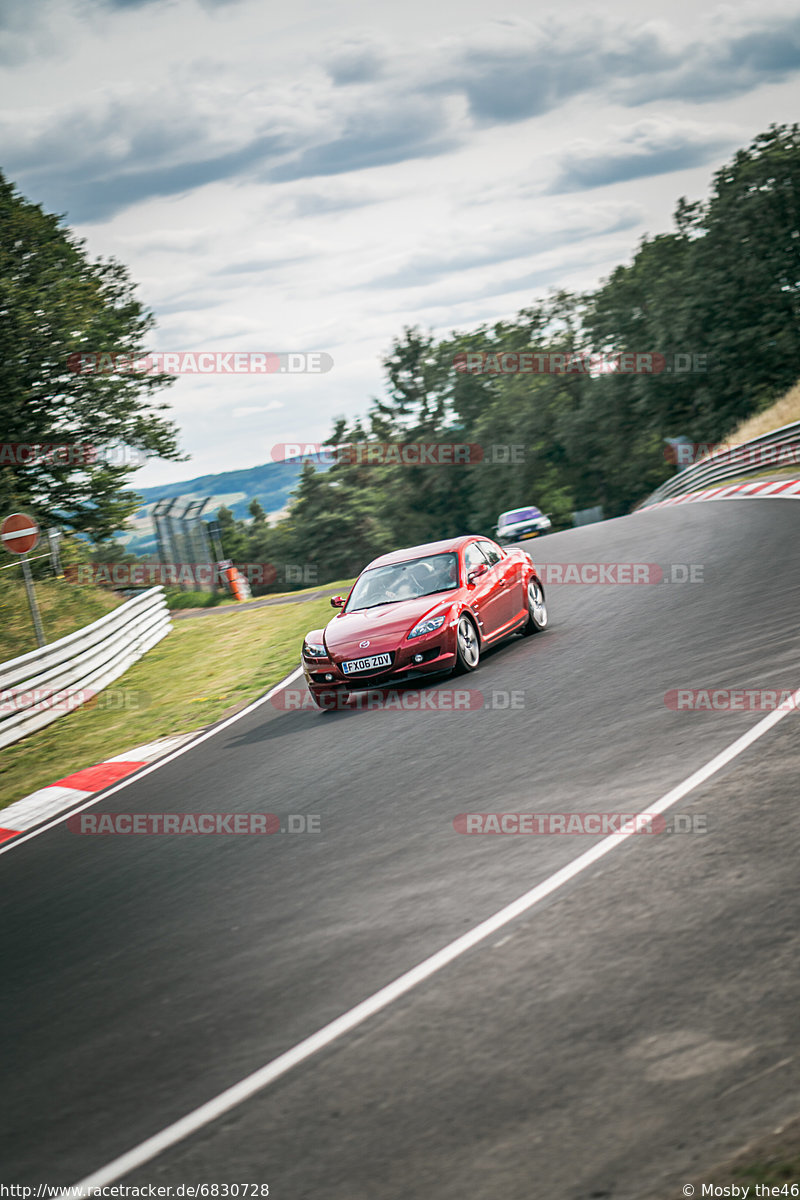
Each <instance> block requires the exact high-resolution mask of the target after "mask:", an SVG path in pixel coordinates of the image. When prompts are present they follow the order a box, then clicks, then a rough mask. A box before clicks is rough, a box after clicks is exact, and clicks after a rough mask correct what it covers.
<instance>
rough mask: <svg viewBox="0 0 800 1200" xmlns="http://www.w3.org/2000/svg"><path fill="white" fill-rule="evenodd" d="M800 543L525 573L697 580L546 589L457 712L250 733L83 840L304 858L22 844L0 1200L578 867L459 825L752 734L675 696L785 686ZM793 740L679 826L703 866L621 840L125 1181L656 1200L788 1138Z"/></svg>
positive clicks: (604, 538) (650, 779)
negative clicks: (146, 832) (544, 607)
mask: <svg viewBox="0 0 800 1200" xmlns="http://www.w3.org/2000/svg"><path fill="white" fill-rule="evenodd" d="M798 530H800V504H797V503H795V502H791V501H785V500H784V501H781V500H775V501H768V500H757V501H750V500H736V501H729V502H724V501H723V502H718V503H709V504H696V505H683V506H678V507H676V508H667V509H662V510H659V511H654V512H648V513H641V514H637V515H634V516H631V517H626V518H623V519H621V520H617V521H610V522H606V523H604V524H602V525H595V526H589V527H585V528H583V529H576V530H572V531H569V532H567V533H564V534H558V535H554V536H550V537H547V538H545V539H544V540H542V541H540V542H535V543H533V544H531V543H528V544H527V545H526V548H527V549H529V551H530V553H531V554H532V555H533V557H534V561H536V562H539V561H542V562H550V563H566V562H575V563H598V562H603V563H611V562H625V563H628V562H634V563H658V564H660V565H661V566H662V567H667V565H668V564H679V565H688V564H696V565H700V566H702V573H703V581H702V582H699V581H698V582H695V583H688V582H687V583H680V582H670V583H661V584H658V585H639V586H626V585H603V584H599V585H591V584H585V585H569V584H565V585H561V586H551V587H550V588H549V589H548V602H549V610H550V616H551V622H552V625H551V628H550V629H549V630H547V631H546V632H545V633H544V634H542V635H537V636H534V637H532V638H527V639H522V638H515V639H514V640H512V641H511V642H509V643H507V644H506V645H505V646H504V647H501V648H499V649H498V650H496V651H495V652H493V653H491V654H488V655H487V656H486V657H485V658H484V660H483V662H482V663H481V667H480V670H479V671H478V672H477V673H476V674H474V675H471V676H469V677H468V679H467V680H465V679H463V678H461V679H447V680H444V681H441V682H439V683H434V684H429V685H427V688H426V691H430V692H435V693H437V694H438V693H445V692H448V691H453V690H458V689H461V690H463V689H464V688H470V689H480V691H481V692H482V693H483V697H484V701H485V705H484V707H483V708H478V709H471V710H469V711H464V710H456V711H454V710H452V709H451V710H448V709H446V708H443V709H441V710H439V711H430V709H427V710H425V711H415V710H413V709H403V710H399V711H398V710H385V711H384V710H374V711H352V712H350V711H344V712H331V713H317V712H313V711H310V710H303V711H283V710H281V709H280V708H278V707H276V706H275V704H273V702H271V701H268V702H267V703H266V704H263V705H261V706H260V707H258V708H256V709H255V710H254V711H252V712H250V713H248V714H247V715H246V716H244V717H243V718H242V719H240V720H238V721H236V722H234V723H233V724H231V725H229V726H228V727H227V728H225V729H222V730H221V731H220V732H219V733H217V734H215V735H214V736H213V737H211V738H209V739H207V740H206V741H204V742H202V743H201V744H199V745H198V746H197V747H196V748H194V749H190V750H189V751H188V752H187V753H182V754H180V755H179V756H178V757H176V758H175V759H174V761H171V762H168V763H167V764H166V765H164V766H161V767H159V768H158V769H157V770H155V771H152V772H150V773H148V774H146V775H144V776H143V777H134V778H133V780H132V782H131V783H129V784H128V785H127V786H124V787H123V788H121V789H120V790H118V791H115V792H114V793H113V794H111V795H110V796H109V797H108V798H107V799H104V800H101V801H100V802H99V803H98V804H97V805H96V806H95V807H93V808H92V809H89V810H87V811H90V812H92V813H98V814H100V813H103V812H110V813H118V812H124V813H175V812H187V813H197V812H205V811H208V812H273V813H278V814H280V815H281V817H282V819H283V820H284V823H285V821H286V814H306V815H318V816H319V824H320V827H321V831H320V832H319V833H316V834H299V833H297V834H287V835H286V836H280V835H275V836H196V837H192V836H183V837H180V836H95V837H91V836H79V835H78V834H75V833H72V832H70V830H69V829H68V828H67V826H66V825H65V824H64V823H60V824H58V825H56V826H55V827H54V828H52V829H49V830H47V831H45V832H44V833H42V834H41V835H40V836H37V837H34V838H33V839H31V840H29V841H27V842H24V843H21V844H19V845H16V846H11V847H10V848H9V850H8V851H7V852H6V853H4V854H2V855H0V889H2V900H0V904H1V905H2V914H1V916H0V930H2V932H1V933H0V964H2V1002H1V1008H0V1029H2V1031H3V1052H2V1061H3V1074H4V1086H3V1094H4V1098H5V1100H6V1104H5V1110H6V1111H5V1113H4V1116H3V1119H2V1122H1V1123H0V1130H2V1132H0V1143H1V1144H2V1153H1V1155H0V1159H1V1161H0V1180H2V1182H4V1183H7V1184H13V1183H17V1184H34V1185H35V1184H38V1183H40V1182H44V1183H49V1184H52V1185H69V1184H74V1183H76V1182H77V1181H79V1180H82V1179H84V1178H85V1177H87V1176H90V1175H91V1174H92V1173H93V1172H94V1171H96V1170H98V1169H99V1168H102V1167H103V1166H105V1165H106V1164H108V1163H109V1162H111V1161H112V1160H114V1159H115V1158H116V1157H117V1156H119V1155H121V1154H123V1153H124V1152H125V1151H128V1150H130V1149H132V1148H133V1147H135V1146H137V1145H139V1144H140V1143H141V1142H142V1141H144V1140H145V1139H146V1138H148V1137H150V1136H151V1135H153V1134H156V1133H158V1132H159V1131H160V1130H162V1129H164V1128H165V1127H166V1126H168V1125H169V1124H170V1123H172V1122H173V1121H176V1120H177V1119H178V1118H180V1117H182V1116H184V1115H185V1114H187V1113H189V1112H191V1111H192V1110H194V1109H196V1108H197V1107H198V1106H199V1105H201V1104H203V1103H204V1102H206V1101H208V1100H211V1099H212V1098H213V1097H215V1096H217V1095H218V1094H219V1093H220V1092H221V1091H222V1090H223V1089H225V1088H226V1087H228V1086H230V1085H232V1084H234V1083H236V1082H237V1081H238V1080H240V1079H242V1078H243V1077H245V1076H247V1075H248V1074H250V1073H251V1072H252V1071H254V1070H256V1069H257V1068H259V1067H261V1066H262V1065H264V1064H266V1063H268V1062H270V1061H271V1060H272V1059H274V1058H275V1057H276V1056H278V1055H280V1054H281V1053H283V1052H284V1051H286V1050H289V1049H290V1048H291V1047H293V1046H295V1045H296V1044H297V1043H298V1042H300V1041H301V1040H302V1039H303V1038H305V1037H307V1036H308V1035H310V1034H312V1033H314V1031H316V1030H317V1029H319V1028H321V1027H322V1026H324V1025H325V1024H326V1023H327V1022H329V1021H331V1020H332V1019H333V1018H335V1017H337V1016H339V1015H340V1014H342V1013H345V1012H347V1011H348V1010H350V1009H351V1008H352V1007H353V1006H354V1005H356V1004H357V1003H358V1002H360V1001H362V1000H364V999H365V998H367V997H369V996H370V995H372V994H373V993H374V992H375V991H377V990H378V989H379V988H381V987H382V986H383V985H385V984H387V983H389V982H390V981H391V980H393V979H395V978H396V977H397V976H399V975H401V974H402V973H403V972H404V971H406V970H408V969H409V968H411V967H413V966H415V965H416V964H417V963H419V962H421V961H422V960H423V959H425V958H426V957H427V956H428V955H430V954H432V953H433V952H434V951H436V950H438V949H440V948H441V947H444V946H447V945H448V944H449V943H451V942H452V941H453V940H454V939H455V938H456V937H458V936H459V935H461V934H463V933H465V932H466V931H468V930H469V929H471V928H472V927H473V926H475V925H477V924H478V923H479V922H480V921H482V920H483V919H485V918H487V917H489V916H491V915H492V914H493V913H495V912H497V910H499V909H500V908H502V907H503V906H504V905H505V904H507V903H509V902H510V901H512V900H514V899H515V898H517V897H518V896H520V895H522V894H523V893H525V892H527V891H528V890H529V889H530V888H532V887H533V886H534V885H536V884H537V883H539V882H541V881H543V880H545V879H547V878H548V877H550V876H551V875H552V874H553V873H554V872H555V871H557V870H558V869H560V868H562V867H565V866H566V865H567V864H568V863H570V862H571V861H572V860H574V859H575V858H577V857H578V855H580V854H581V853H583V852H584V851H585V850H586V849H587V848H589V847H590V846H592V845H593V844H594V843H595V842H598V841H599V840H600V838H599V837H597V836H589V835H573V836H563V835H558V834H549V835H543V836H506V837H503V836H465V835H463V834H460V833H457V832H456V831H455V830H454V828H453V819H454V818H455V817H456V815H457V814H459V813H464V812H537V813H570V812H575V813H604V812H606V813H608V812H614V813H619V812H622V813H633V812H638V811H643V810H647V808H648V804H652V803H654V802H655V801H656V800H658V799H659V798H660V797H661V796H663V795H664V794H665V793H666V792H667V791H668V790H669V789H670V788H672V787H673V786H675V785H676V784H678V783H680V782H681V781H682V780H683V779H685V778H686V777H687V776H688V775H690V774H691V773H692V772H693V771H695V770H696V769H698V768H700V767H702V766H703V765H704V764H706V763H707V762H708V761H709V760H710V759H712V758H713V757H714V756H715V755H716V754H718V753H719V752H721V751H723V750H724V749H725V748H726V747H727V746H729V745H730V744H731V743H732V742H733V741H735V739H736V738H737V737H739V736H740V735H741V734H742V733H744V732H745V731H747V730H748V729H750V728H752V727H753V726H755V725H756V724H757V723H758V722H759V721H760V720H761V719H762V716H763V714H761V713H758V712H746V711H733V712H724V711H723V712H712V711H688V712H676V711H672V710H671V709H669V708H668V707H667V706H666V704H665V702H664V696H665V693H667V692H668V691H670V690H671V689H676V688H737V689H742V688H748V689H756V688H757V689H761V688H772V689H779V690H780V689H787V690H790V691H794V690H795V689H797V688H798V687H800V627H799V626H798V613H799V612H800V553H798V541H799V539H798ZM681 575H682V572H681V571H678V572H677V576H678V577H680V576H681ZM294 686H295V687H299V686H301V684H295V685H294ZM510 693H516V695H515V696H514V698H513V705H512V702H511V697H510ZM493 703H494V704H498V705H503V706H504V707H494V708H492V707H491V705H492V704H493ZM799 734H800V714H798V713H797V712H791V713H789V715H788V716H787V717H786V718H785V719H783V720H781V721H780V722H779V723H778V724H777V725H776V726H775V727H774V728H773V729H771V730H770V731H769V732H767V733H766V734H765V736H763V737H762V738H760V740H758V741H756V742H755V743H754V744H753V745H752V746H750V747H749V748H748V749H747V750H746V751H745V752H744V753H743V754H742V755H741V756H740V757H738V758H736V759H735V760H734V761H733V762H731V763H730V765H729V766H727V767H726V768H724V769H723V770H722V771H721V772H719V773H718V774H716V775H715V776H714V777H713V778H712V779H710V780H709V781H708V782H707V783H705V784H703V785H702V786H700V787H698V788H697V789H695V790H694V791H693V792H692V793H691V794H690V795H689V796H687V797H686V798H685V799H683V800H681V801H680V802H679V803H678V804H677V805H676V806H675V810H673V811H676V812H678V813H680V814H686V815H687V822H686V823H690V822H689V818H691V817H699V818H700V820H699V822H697V821H696V822H695V826H696V827H697V826H702V825H705V829H706V832H704V833H703V832H697V831H696V832H687V833H684V834H678V833H674V834H666V833H664V834H661V835H654V836H633V837H630V838H628V839H627V840H626V841H625V842H624V843H622V844H621V845H619V846H618V847H616V848H615V849H613V850H612V851H611V852H610V853H609V854H607V855H606V856H605V857H604V858H603V859H602V860H601V861H599V862H598V863H597V864H596V865H595V866H592V867H589V868H588V869H587V870H585V871H583V872H582V873H581V874H579V875H578V876H577V877H576V878H574V879H573V880H572V881H571V882H569V883H567V884H566V885H565V886H563V887H561V888H559V889H558V890H557V891H555V892H554V893H553V894H552V895H550V896H549V897H548V898H547V899H546V900H544V901H543V902H542V903H540V904H538V905H536V907H534V908H532V909H531V910H530V911H528V912H527V913H525V914H524V915H523V916H521V917H519V918H518V919H516V920H514V921H513V922H511V923H510V924H509V925H507V926H506V927H505V928H504V929H502V930H501V931H499V932H498V933H497V934H496V935H493V936H492V937H490V938H489V939H487V940H485V941H483V942H482V943H481V944H480V945H478V946H476V947H475V948H474V949H471V950H469V951H468V952H467V953H465V954H464V955H462V956H461V957H460V958H458V959H457V960H456V961H455V962H452V963H451V964H450V965H448V966H446V967H444V968H443V969H442V970H440V971H438V972H437V973H436V974H435V975H434V976H433V977H431V978H430V979H428V980H427V981H425V982H423V983H422V984H420V986H418V987H417V988H415V989H414V990H413V991H411V992H409V993H407V994H406V995H404V996H403V997H401V998H400V999H399V1000H398V1001H397V1002H396V1003H394V1004H392V1005H390V1006H389V1007H387V1008H385V1009H384V1010H383V1011H381V1012H380V1013H378V1014H377V1015H375V1016H373V1017H371V1018H370V1019H369V1020H367V1021H366V1022H364V1023H363V1024H361V1025H360V1026H359V1027H358V1028H357V1029H355V1030H354V1031H352V1032H351V1033H348V1034H346V1035H345V1036H343V1037H341V1038H339V1039H337V1040H336V1041H334V1042H333V1043H332V1044H331V1045H329V1046H327V1047H326V1048H324V1049H323V1050H321V1051H320V1052H319V1053H317V1054H315V1055H314V1056H313V1057H311V1058H309V1059H307V1060H306V1061H305V1062H303V1063H301V1064H300V1065H299V1066H298V1067H297V1068H296V1069H294V1070H292V1071H290V1072H289V1073H287V1074H286V1075H284V1076H283V1077H282V1078H280V1079H278V1080H277V1081H276V1082H275V1083H274V1084H272V1085H271V1086H269V1087H268V1088H266V1089H265V1090H263V1091H261V1092H259V1093H258V1094H257V1095H256V1096H254V1097H253V1098H251V1099H249V1100H248V1101H247V1102H246V1103H244V1104H242V1105H240V1106H238V1107H236V1108H234V1109H232V1110H231V1111H229V1112H227V1113H226V1114H225V1115H223V1116H222V1117H221V1118H220V1119H219V1120H217V1121H214V1122H213V1123H211V1124H208V1125H206V1126H205V1127H204V1128H203V1129H201V1130H200V1131H199V1132H197V1133H195V1134H193V1135H192V1136H190V1137H189V1138H187V1139H186V1140H184V1141H182V1142H180V1143H179V1144H177V1145H174V1146H172V1147H171V1148H169V1149H167V1150H166V1151H165V1152H164V1153H162V1154H160V1155H159V1156H157V1157H155V1158H153V1159H152V1160H151V1161H149V1162H146V1163H144V1164H143V1165H141V1166H139V1167H137V1168H136V1169H134V1170H133V1171H131V1172H129V1173H128V1174H125V1175H124V1176H123V1177H121V1182H124V1183H128V1184H136V1183H139V1184H141V1183H152V1184H173V1185H175V1184H181V1183H184V1184H200V1183H219V1184H225V1183H227V1184H233V1183H240V1184H243V1183H257V1184H262V1183H267V1184H269V1187H270V1193H269V1194H270V1196H271V1197H278V1198H279V1200H318V1198H319V1200H322V1198H324V1200H401V1198H403V1200H405V1198H408V1197H413V1198H416V1197H425V1198H426V1200H427V1198H430V1200H445V1198H447V1200H450V1198H453V1200H455V1198H456V1197H459V1198H460V1197H477V1198H480V1200H483V1198H486V1200H489V1198H492V1200H495V1198H497V1200H534V1198H536V1197H539V1196H547V1197H552V1198H553V1200H559V1198H562V1197H563V1198H567V1200H573V1198H575V1200H577V1198H581V1200H583V1198H586V1200H588V1198H589V1197H612V1198H613V1200H644V1198H646V1197H650V1196H658V1197H662V1196H663V1197H666V1196H671V1195H674V1196H676V1197H677V1196H678V1195H680V1194H681V1185H682V1184H683V1183H685V1182H687V1181H688V1180H690V1179H691V1178H692V1176H693V1172H694V1173H695V1174H696V1173H698V1172H699V1171H700V1170H702V1169H705V1168H707V1167H709V1166H711V1165H713V1163H714V1162H715V1161H717V1160H719V1159H721V1158H724V1157H725V1156H726V1155H727V1154H728V1153H729V1152H731V1151H733V1150H735V1149H736V1148H738V1147H739V1146H740V1145H741V1143H742V1142H743V1141H745V1140H748V1139H749V1138H750V1137H752V1136H755V1135H757V1134H759V1133H761V1132H765V1131H768V1130H770V1129H772V1128H773V1127H774V1126H775V1125H777V1124H779V1123H780V1122H781V1121H782V1120H784V1119H786V1118H788V1117H790V1116H791V1115H794V1114H796V1113H797V1112H798V1111H800V1053H799V1052H798V1045H800V1003H798V962H800V889H799V888H798V882H797V879H798V861H800V803H799V801H800V795H799V793H798V782H797V781H798V777H800V737H799ZM120 749H124V747H120Z"/></svg>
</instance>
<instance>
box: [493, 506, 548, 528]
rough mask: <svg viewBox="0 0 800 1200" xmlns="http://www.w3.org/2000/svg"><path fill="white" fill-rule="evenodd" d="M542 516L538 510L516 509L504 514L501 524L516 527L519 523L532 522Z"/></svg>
mask: <svg viewBox="0 0 800 1200" xmlns="http://www.w3.org/2000/svg"><path fill="white" fill-rule="evenodd" d="M541 515H542V514H541V513H540V511H539V509H538V508H533V507H531V508H515V509H514V511H513V512H507V513H503V515H502V516H501V518H500V524H501V525H514V524H515V523H516V522H517V521H530V520H533V519H535V518H536V517H540V516H541Z"/></svg>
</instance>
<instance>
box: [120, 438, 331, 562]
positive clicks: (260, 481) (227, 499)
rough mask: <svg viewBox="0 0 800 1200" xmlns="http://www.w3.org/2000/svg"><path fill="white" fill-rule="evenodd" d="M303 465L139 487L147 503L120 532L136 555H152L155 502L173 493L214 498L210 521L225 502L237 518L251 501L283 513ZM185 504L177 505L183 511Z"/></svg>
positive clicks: (290, 463)
mask: <svg viewBox="0 0 800 1200" xmlns="http://www.w3.org/2000/svg"><path fill="white" fill-rule="evenodd" d="M315 467H316V469H317V470H318V471H324V470H326V467H325V466H324V465H322V464H316V463H315ZM302 469H303V464H302V463H301V462H297V461H288V460H287V461H286V462H269V463H263V464H262V465H261V466H259V467H248V468H247V469H245V470H241V471H223V472H222V473H221V474H219V475H200V476H198V477H197V479H185V480H184V481H183V482H182V483H164V484H161V485H160V486H159V487H151V488H137V487H136V485H135V482H134V484H133V490H134V491H135V492H136V493H137V494H138V495H139V496H141V497H142V499H143V500H144V505H143V506H142V508H140V509H139V510H138V512H136V513H135V514H134V516H133V517H131V519H130V521H129V522H128V528H127V529H126V530H125V531H124V532H123V533H120V534H118V535H117V537H118V540H119V541H120V542H123V543H124V544H125V545H126V546H127V548H128V549H129V550H130V551H132V553H134V554H151V553H155V552H156V539H155V530H154V529H153V522H152V520H151V517H150V513H151V512H152V509H153V505H154V504H155V503H156V501H158V500H164V499H167V498H168V497H171V496H181V497H183V498H184V500H185V502H186V504H188V503H189V501H190V500H205V498H206V496H210V497H211V500H210V502H209V504H207V505H206V508H205V510H204V512H203V519H204V520H206V521H208V520H210V519H211V518H212V517H213V516H214V515H215V514H216V512H217V509H219V508H220V507H221V506H222V505H225V507H226V508H230V509H231V510H232V512H233V515H234V516H235V517H237V518H244V519H245V520H248V519H249V517H250V514H249V512H248V511H247V510H248V506H249V504H250V501H251V500H254V499H255V500H258V502H259V504H260V505H261V506H262V508H263V509H264V511H265V512H266V513H267V515H268V516H272V517H274V516H275V514H276V513H281V512H283V510H284V509H285V508H286V506H287V504H288V503H289V497H290V495H291V493H292V492H293V491H294V489H295V488H296V487H297V483H298V480H299V478H300V473H301V471H302ZM184 507H185V505H184V504H182V505H176V512H180V511H182V510H183V508H184Z"/></svg>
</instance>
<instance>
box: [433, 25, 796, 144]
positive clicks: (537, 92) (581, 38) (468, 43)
mask: <svg viewBox="0 0 800 1200" xmlns="http://www.w3.org/2000/svg"><path fill="white" fill-rule="evenodd" d="M798 70H800V16H796V15H791V14H777V15H771V16H762V17H760V18H759V20H758V22H757V23H756V22H752V21H751V22H750V23H749V24H745V23H744V22H741V23H740V25H739V28H738V29H737V28H735V27H733V28H730V27H729V28H728V29H727V30H726V31H725V32H724V33H721V34H715V36H714V37H713V38H709V39H707V40H703V39H695V40H694V41H688V42H685V43H684V44H682V45H680V44H678V42H677V41H676V39H675V38H674V36H670V33H669V30H668V29H667V27H666V26H664V25H662V24H660V23H655V22H649V23H646V24H643V25H640V26H639V27H638V28H632V27H631V25H630V23H627V24H626V25H612V24H611V23H610V22H609V21H608V20H607V19H605V18H600V17H596V18H594V20H585V21H583V22H581V25H580V28H578V29H576V28H575V26H574V23H573V24H572V25H566V24H558V23H553V22H551V23H549V24H547V25H544V26H542V27H541V28H534V27H532V26H530V25H527V24H524V23H522V22H510V21H509V22H504V23H496V24H495V25H493V26H492V27H491V29H490V31H489V33H488V35H487V34H486V33H484V32H482V33H481V34H479V35H471V36H470V37H469V38H468V39H465V40H464V42H463V43H461V44H458V43H454V44H450V45H448V46H447V47H446V48H444V50H443V51H442V52H440V62H439V70H438V73H437V74H436V76H435V77H434V78H429V79H428V80H427V81H425V82H424V83H423V86H424V87H425V89H426V90H428V91H430V92H433V93H437V92H445V93H454V92H456V93H461V94H463V95H464V97H465V98H466V100H467V103H468V106H469V111H470V114H471V116H472V117H473V119H474V121H475V122H476V123H477V124H478V125H482V126H487V125H488V126H490V125H497V124H509V123H513V122H516V121H522V120H526V119H528V118H530V117H536V116H541V115H543V114H545V113H547V112H551V111H553V110H554V109H555V108H558V107H559V106H561V105H562V104H565V103H566V102H567V101H568V100H569V99H571V98H572V97H575V96H579V95H586V94H590V93H592V92H594V91H597V90H599V89H601V88H602V90H603V92H604V95H605V96H606V98H608V99H613V100H616V101H618V102H619V103H622V104H625V105H628V106H636V105H640V104H645V103H648V102H649V101H652V100H658V99H665V98H671V99H676V100H684V101H685V100H694V101H695V102H703V101H707V100H712V99H716V98H718V97H721V96H731V95H737V94H741V93H744V92H748V91H752V90H753V89H755V88H757V87H759V86H760V85H761V84H764V83H772V82H776V81H779V80H783V79H786V78H787V77H788V76H789V75H791V74H793V73H795V72H797V71H798Z"/></svg>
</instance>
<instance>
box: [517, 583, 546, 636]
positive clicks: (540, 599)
mask: <svg viewBox="0 0 800 1200" xmlns="http://www.w3.org/2000/svg"><path fill="white" fill-rule="evenodd" d="M546 628H547V605H546V604H545V599H544V588H543V587H542V585H541V584H540V583H539V581H538V579H534V578H533V577H531V578H530V579H529V580H528V620H527V621H526V623H525V624H524V625H523V627H522V632H523V633H524V634H526V635H530V634H532V633H541V631H542V630H543V629H546Z"/></svg>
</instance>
